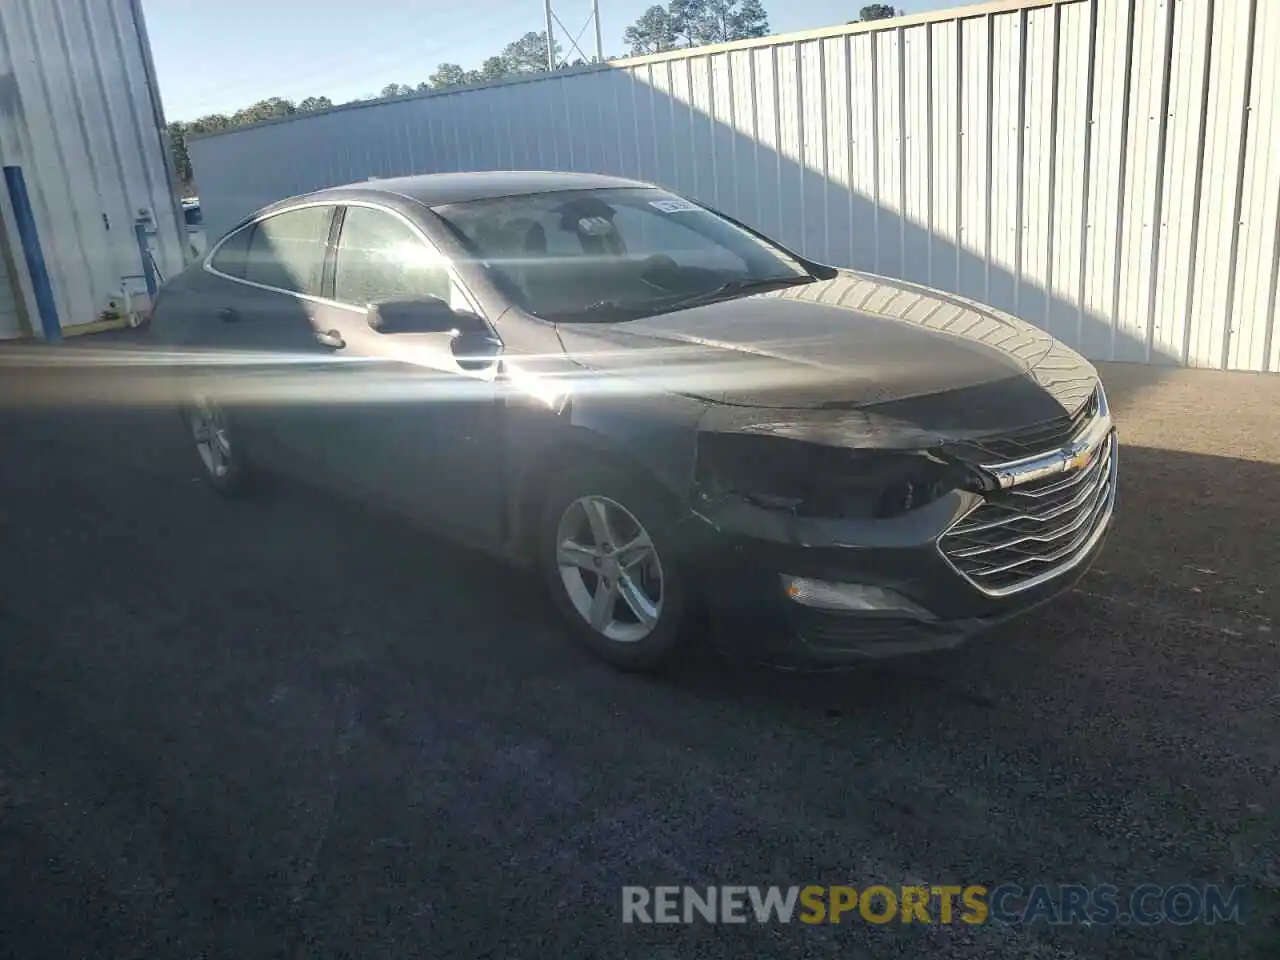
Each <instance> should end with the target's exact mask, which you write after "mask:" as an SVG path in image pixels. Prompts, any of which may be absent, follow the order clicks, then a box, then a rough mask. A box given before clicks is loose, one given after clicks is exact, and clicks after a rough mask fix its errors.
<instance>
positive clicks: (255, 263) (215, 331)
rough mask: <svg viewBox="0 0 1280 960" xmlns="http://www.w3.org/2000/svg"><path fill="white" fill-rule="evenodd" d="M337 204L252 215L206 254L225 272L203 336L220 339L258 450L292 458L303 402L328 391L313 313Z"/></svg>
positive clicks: (325, 357) (219, 353) (221, 355)
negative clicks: (325, 388)
mask: <svg viewBox="0 0 1280 960" xmlns="http://www.w3.org/2000/svg"><path fill="white" fill-rule="evenodd" d="M334 209H335V208H334V205H333V204H310V205H304V206H300V207H297V208H293V209H289V210H285V211H281V212H278V213H274V214H272V215H270V216H267V217H264V218H262V219H260V220H257V221H255V222H253V223H250V224H247V225H246V226H245V227H243V228H241V229H240V230H239V231H236V232H235V233H233V234H232V235H230V236H229V237H228V238H227V239H226V240H224V241H223V242H222V243H221V244H220V245H219V247H218V248H217V249H216V250H215V251H214V253H213V256H212V257H211V258H210V263H209V272H210V273H212V274H213V275H214V276H215V278H217V279H218V280H219V281H220V282H218V283H217V285H216V287H215V292H214V294H213V296H212V298H211V302H210V303H209V304H208V306H209V308H211V310H212V318H211V322H210V323H209V324H207V329H208V331H209V332H208V334H207V337H206V345H207V346H212V347H214V348H215V354H214V358H213V359H214V360H215V362H216V364H217V366H218V367H219V368H220V373H219V374H218V381H219V382H220V384H221V385H222V386H221V388H220V392H221V393H222V395H223V397H224V398H226V399H228V400H229V401H230V402H231V403H233V404H234V407H235V416H236V420H237V424H236V425H237V431H238V432H239V433H241V435H242V436H244V438H245V439H246V440H247V442H248V443H249V444H250V445H251V446H252V448H253V456H254V458H255V459H258V460H262V461H270V462H271V463H273V464H275V465H277V466H284V467H286V468H288V467H291V466H292V465H293V464H292V460H293V459H294V458H295V457H296V456H297V455H298V453H299V450H300V449H301V448H302V447H304V446H305V443H306V436H307V435H306V433H305V432H304V431H303V429H302V428H303V427H304V426H305V423H304V422H305V421H306V420H307V419H309V414H307V413H306V407H307V406H308V405H310V404H314V403H315V401H316V400H317V398H321V397H323V396H324V394H325V391H324V389H323V387H322V386H321V385H320V384H321V383H322V382H323V379H324V378H325V377H326V376H327V375H328V374H329V367H330V366H331V365H332V349H331V348H330V347H328V346H326V345H325V343H324V342H322V340H321V339H318V338H317V336H316V319H315V316H314V313H315V309H316V306H317V299H316V298H317V297H318V295H319V294H320V293H321V289H322V282H323V273H324V264H325V254H326V250H327V246H328V238H329V231H330V228H331V222H332V217H333V214H334Z"/></svg>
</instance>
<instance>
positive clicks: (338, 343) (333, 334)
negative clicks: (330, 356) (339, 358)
mask: <svg viewBox="0 0 1280 960" xmlns="http://www.w3.org/2000/svg"><path fill="white" fill-rule="evenodd" d="M316 343H318V344H320V345H321V346H325V347H328V348H329V349H331V350H341V349H342V348H343V347H345V346H346V345H347V341H345V340H343V339H342V334H340V333H339V332H338V331H337V330H326V331H325V332H323V333H317V334H316Z"/></svg>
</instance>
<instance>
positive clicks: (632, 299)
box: [435, 188, 814, 321]
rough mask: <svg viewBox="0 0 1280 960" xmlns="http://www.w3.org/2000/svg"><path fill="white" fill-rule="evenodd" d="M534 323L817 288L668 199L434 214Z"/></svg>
mask: <svg viewBox="0 0 1280 960" xmlns="http://www.w3.org/2000/svg"><path fill="white" fill-rule="evenodd" d="M435 212H436V213H437V214H438V215H439V216H440V217H442V218H443V219H444V221H445V222H446V223H447V224H449V225H450V226H451V227H452V228H453V230H454V231H455V232H456V233H457V234H459V235H460V237H461V238H462V239H463V240H464V242H465V243H466V244H467V245H468V246H469V247H470V248H471V250H472V252H473V253H474V254H475V255H476V257H477V259H479V260H480V262H481V263H482V264H483V265H484V267H485V269H486V270H488V271H489V272H490V274H491V276H493V278H494V279H495V281H496V282H497V283H498V284H499V285H500V286H501V287H503V289H504V290H506V291H507V292H508V294H509V295H510V296H511V297H512V298H513V299H514V300H515V301H516V302H517V303H519V304H520V305H521V306H522V307H523V308H524V309H526V310H527V311H529V312H530V313H532V314H534V315H535V316H539V317H543V318H546V319H552V320H569V321H572V320H610V319H627V318H630V317H635V316H643V315H645V314H649V313H655V312H658V311H661V310H667V309H673V308H675V307H678V306H681V305H687V304H691V303H693V302H700V301H703V300H705V299H708V298H712V299H714V298H718V297H722V296H723V297H730V296H739V295H742V294H745V293H750V292H756V291H758V290H764V289H768V288H770V287H775V286H785V285H788V284H794V283H805V282H808V281H811V280H812V279H814V278H813V277H812V276H811V275H810V274H809V273H808V272H807V271H806V270H805V268H804V267H803V265H801V263H800V262H799V261H797V260H796V259H795V257H793V256H791V255H790V254H788V253H787V252H786V251H785V250H782V249H781V248H779V247H777V246H774V245H773V244H771V243H769V242H768V241H766V240H764V239H762V238H759V237H757V236H755V235H754V234H752V233H750V232H749V231H747V230H744V229H743V228H741V227H739V226H737V225H735V224H733V223H731V222H730V221H728V220H726V219H725V218H723V217H721V216H719V215H718V214H715V213H712V212H711V211H709V210H706V209H704V208H702V207H700V206H698V205H697V204H695V203H692V202H690V201H689V200H685V199H683V198H681V197H677V196H675V195H673V194H670V193H666V192H664V191H661V190H656V189H649V188H623V189H610V190H575V191H566V192H557V193H542V194H528V195H524V196H516V197H501V198H497V199H492V200H476V201H471V202H468V203H456V204H451V205H449V206H444V207H439V208H436V211H435Z"/></svg>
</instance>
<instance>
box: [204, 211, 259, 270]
mask: <svg viewBox="0 0 1280 960" xmlns="http://www.w3.org/2000/svg"><path fill="white" fill-rule="evenodd" d="M255 226H256V224H252V223H251V224H249V225H248V226H245V227H241V228H240V229H239V230H237V231H236V232H235V233H233V234H231V236H229V237H227V239H226V240H224V241H222V243H221V244H220V245H219V246H218V252H217V253H215V254H214V255H213V259H212V260H211V261H209V265H210V266H211V267H213V269H215V270H217V271H218V272H219V273H225V274H226V275H227V276H228V277H236V278H237V279H244V265H245V261H246V260H247V259H248V254H249V241H250V240H251V239H252V237H253V230H254V227H255Z"/></svg>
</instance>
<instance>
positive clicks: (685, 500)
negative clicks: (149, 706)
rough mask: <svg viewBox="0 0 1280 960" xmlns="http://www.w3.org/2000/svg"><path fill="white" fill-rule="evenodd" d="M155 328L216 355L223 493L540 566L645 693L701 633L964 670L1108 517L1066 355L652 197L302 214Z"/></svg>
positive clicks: (202, 454) (184, 401)
mask: <svg viewBox="0 0 1280 960" xmlns="http://www.w3.org/2000/svg"><path fill="white" fill-rule="evenodd" d="M152 329H153V332H154V335H155V336H156V337H158V338H160V339H161V340H164V341H167V342H168V343H170V344H172V345H181V346H182V347H184V348H185V349H184V350H183V352H182V353H183V355H184V356H186V357H195V358H198V359H197V361H196V364H195V366H193V367H191V368H189V374H188V375H187V376H186V377H185V379H184V380H183V381H182V383H183V386H182V388H181V389H182V396H181V398H180V402H181V406H182V410H183V413H184V417H185V420H186V423H187V425H188V427H189V430H190V437H191V442H192V444H193V446H194V448H195V450H196V452H197V453H198V455H199V458H200V462H201V464H202V465H203V470H204V473H205V475H206V476H207V477H208V479H209V480H210V482H211V483H212V484H213V485H214V486H215V487H216V488H218V489H219V490H221V491H225V492H227V493H239V492H242V491H246V490H249V489H251V487H252V485H253V482H254V480H255V479H258V478H259V477H260V476H261V475H262V474H263V473H264V472H268V471H287V472H292V473H297V474H301V475H303V476H304V477H305V478H306V479H308V480H309V481H313V482H316V483H320V484H324V485H327V486H331V487H333V488H336V489H338V490H341V491H345V492H346V493H348V494H351V495H353V496H356V497H359V498H362V499H364V500H367V501H370V502H372V503H374V504H376V505H378V506H380V507H383V508H386V509H389V510H392V511H395V512H396V513H399V514H402V515H404V516H406V517H409V518H412V519H413V520H415V521H421V522H424V523H427V524H430V525H433V526H435V527H438V528H440V529H442V530H444V531H447V532H448V533H449V534H451V535H452V536H453V537H454V538H456V539H457V540H459V541H461V542H462V543H464V544H468V545H472V546H475V547H478V548H482V549H491V550H495V551H499V552H502V553H504V554H506V555H509V556H511V557H514V558H518V559H520V560H523V561H526V562H528V563H529V564H530V565H531V566H533V567H535V568H536V569H537V571H538V572H539V574H540V576H541V577H542V579H543V581H544V582H545V584H546V588H547V590H548V592H549V594H550V596H551V598H552V600H553V602H554V603H555V605H556V607H557V608H558V609H559V611H560V613H561V614H562V615H563V617H564V619H565V622H566V623H567V624H568V625H569V628H570V630H571V631H572V632H573V634H574V635H575V636H576V637H577V638H579V639H580V640H581V641H582V642H583V643H585V644H586V645H587V646H588V647H590V648H591V649H592V650H594V651H595V652H596V653H598V654H600V655H601V656H603V657H605V658H606V659H608V660H610V661H612V662H614V663H616V664H619V665H622V666H625V667H631V668H648V667H653V666H655V665H657V664H659V663H662V662H663V661H665V660H667V659H668V658H669V657H670V656H671V655H672V654H673V653H674V652H675V651H676V650H677V649H678V648H679V647H680V645H681V644H682V643H683V642H685V641H686V640H687V639H689V638H690V635H691V634H692V633H696V632H701V630H702V628H704V627H705V629H706V630H707V631H709V632H710V633H711V634H712V635H713V636H714V637H715V638H716V639H717V640H718V642H719V643H720V644H722V645H724V646H726V647H728V648H730V649H733V650H736V651H740V652H742V653H744V654H747V655H750V656H752V657H755V658H758V659H767V660H770V661H774V662H797V661H800V662H808V663H840V662H848V661H851V660H856V659H859V658H865V657H875V656H885V655H891V654H897V653H903V652H910V651H920V650H926V649H931V648H937V647H944V646H950V645H952V644H955V643H957V642H959V641H960V640H962V639H963V638H965V637H966V636H968V635H970V634H972V633H974V632H975V631H978V630H980V629H982V628H983V627H985V626H988V625H990V624H992V623H994V622H996V621H999V620H1002V619H1004V618H1007V617H1009V616H1011V615H1014V614H1017V613H1019V612H1022V611H1025V610H1026V609H1028V608H1030V607H1032V606H1034V605H1036V604H1038V603H1040V602H1042V601H1044V600H1047V599H1048V598H1050V597H1052V596H1053V595H1055V594H1058V593H1060V592H1062V591H1063V590H1064V589H1066V588H1067V587H1069V586H1070V585H1071V584H1073V583H1074V582H1075V581H1076V580H1077V579H1078V578H1079V577H1080V576H1081V575H1082V574H1083V572H1084V571H1085V569H1086V568H1087V567H1088V565H1089V563H1090V562H1091V560H1092V559H1093V557H1094V556H1095V555H1096V554H1097V552H1098V550H1099V549H1100V547H1101V543H1102V540H1103V538H1104V536H1105V534H1106V531H1107V528H1108V525H1109V523H1110V520H1111V515H1112V508H1113V503H1114V498H1115V489H1116V469H1117V458H1116V440H1115V433H1114V430H1113V428H1112V422H1111V416H1110V412H1109V410H1108V407H1107V400H1106V396H1105V394H1104V393H1103V390H1102V386H1101V384H1100V383H1099V381H1098V378H1097V375H1096V373H1095V371H1094V369H1093V368H1092V367H1091V366H1090V365H1089V364H1088V363H1087V362H1086V361H1085V360H1083V359H1082V358H1081V357H1079V356H1078V355H1076V354H1075V353H1074V352H1072V351H1071V350H1069V349H1067V348H1066V347H1064V346H1063V345H1062V344H1060V343H1058V342H1057V341H1055V340H1054V339H1053V338H1052V337H1050V336H1048V335H1047V334H1045V333H1044V332H1042V331H1040V330H1038V329H1036V328H1035V327H1033V326H1031V325H1029V324H1026V323H1024V322H1022V321H1019V320H1017V319H1015V318H1013V317H1010V316H1008V315H1006V314H1004V313H1001V312H999V311H996V310H993V309H990V308H988V307H984V306H982V305H980V304H976V303H973V302H970V301H967V300H963V299H960V298H958V297H955V296H951V295H948V294H943V293H940V292H938V291H935V290H930V289H927V288H924V287H919V286H915V285H912V284H909V283H904V282H900V281H896V280H888V279H884V278H880V277H872V276H868V275H865V274H860V273H854V272H850V271H844V270H836V269H833V268H831V267H827V266H823V265H821V264H817V263H813V262H811V261H808V260H806V259H804V258H803V257H800V256H798V255H796V254H794V253H792V252H790V251H788V250H786V249H784V248H783V247H781V246H780V245H778V244H777V243H774V242H773V241H771V240H769V239H768V238H766V237H763V236H761V235H760V234H758V233H756V232H755V231H753V230H751V229H749V228H747V227H745V226H743V225H741V224H739V223H736V222H735V221H733V220H731V219H729V218H727V217H724V216H722V215H720V214H718V213H716V212H714V211H712V210H709V209H707V208H706V207H703V206H701V205H700V204H696V203H693V202H691V201H689V200H686V199H684V198H681V197H678V196H675V195H673V194H671V193H669V192H667V191H664V190H661V189H659V188H656V187H653V186H649V185H646V184H641V183H635V182H632V181H626V180H618V179H614V178H608V177H602V176H591V175H581V174H559V173H519V172H492V173H475V174H441V175H433V176H421V177H409V178H402V179H392V180H381V181H375V182H371V183H366V184H359V185H354V186H349V187H342V188H335V189H330V190H324V191H321V192H318V193H314V194H310V195H307V196H303V197H296V198H293V199H290V200H287V201H284V202H281V203H279V204H276V205H275V206H272V207H269V208H266V209H264V210H262V211H260V212H258V213H257V214H255V215H254V216H252V217H251V218H249V219H247V220H246V221H244V222H243V223H241V224H240V225H238V226H237V227H236V228H235V229H233V230H232V231H230V232H229V233H228V234H227V235H226V236H225V237H224V238H223V239H222V240H221V241H220V242H218V243H217V244H216V245H215V246H214V247H213V248H212V250H211V251H210V253H209V254H208V256H207V257H206V258H205V259H204V260H203V261H202V262H201V263H199V264H196V265H194V266H193V267H192V268H190V269H188V270H187V271H186V272H185V273H183V274H182V275H180V276H179V277H177V278H175V279H174V280H173V281H172V282H171V283H170V284H168V285H167V286H166V287H165V288H164V290H163V291H162V293H161V295H160V298H159V301H158V303H157V306H156V310H155V315H154V319H153V325H152ZM424 629H425V626H424Z"/></svg>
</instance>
